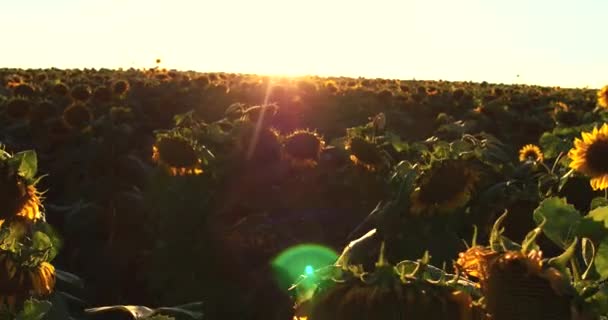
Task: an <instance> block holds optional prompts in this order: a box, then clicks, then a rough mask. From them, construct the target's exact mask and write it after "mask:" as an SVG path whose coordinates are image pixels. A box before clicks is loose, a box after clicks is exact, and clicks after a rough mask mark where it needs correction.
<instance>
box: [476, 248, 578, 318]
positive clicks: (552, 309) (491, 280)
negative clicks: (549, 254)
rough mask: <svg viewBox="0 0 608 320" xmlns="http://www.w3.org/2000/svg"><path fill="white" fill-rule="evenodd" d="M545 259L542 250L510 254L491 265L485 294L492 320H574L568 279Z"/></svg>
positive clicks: (501, 256)
mask: <svg viewBox="0 0 608 320" xmlns="http://www.w3.org/2000/svg"><path fill="white" fill-rule="evenodd" d="M541 257H542V254H541V253H540V252H539V251H531V252H530V253H528V254H527V255H526V254H524V253H522V252H519V251H507V252H504V253H502V254H501V255H500V257H499V258H497V259H496V260H495V261H493V263H491V264H490V265H489V266H487V270H488V274H487V279H486V281H484V282H482V291H483V292H484V294H485V297H486V305H487V309H488V312H489V313H490V314H491V315H492V319H496V320H507V319H564V320H566V319H571V314H570V312H571V307H570V303H571V298H570V296H569V295H568V294H567V292H564V290H563V289H562V288H563V286H562V283H563V280H564V279H563V278H562V275H561V274H560V273H559V271H557V270H556V269H554V268H551V267H544V266H543V263H542V260H541Z"/></svg>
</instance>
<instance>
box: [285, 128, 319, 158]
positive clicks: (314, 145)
mask: <svg viewBox="0 0 608 320" xmlns="http://www.w3.org/2000/svg"><path fill="white" fill-rule="evenodd" d="M324 146H325V141H323V138H322V137H320V136H319V135H318V134H317V133H316V132H311V131H308V130H296V131H294V132H292V133H291V134H289V135H288V136H287V137H285V140H284V143H283V154H284V156H285V157H286V158H287V159H288V160H289V161H290V162H291V164H292V165H293V166H295V167H314V166H316V165H317V163H318V161H319V158H320V156H321V152H322V151H323V147H324Z"/></svg>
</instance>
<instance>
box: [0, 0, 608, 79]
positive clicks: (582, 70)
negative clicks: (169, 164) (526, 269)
mask: <svg viewBox="0 0 608 320" xmlns="http://www.w3.org/2000/svg"><path fill="white" fill-rule="evenodd" d="M547 8H551V10H547ZM17 10H21V11H23V12H27V15H28V21H29V22H28V23H27V24H23V23H22V21H21V20H20V18H19V15H16V14H12V13H11V12H16V11H17ZM606 10H608V2H601V1H598V0H581V1H579V2H577V3H576V5H574V4H568V5H565V4H560V5H557V4H555V3H553V2H549V1H548V0H539V1H535V2H534V3H529V2H528V1H523V0H514V1H511V2H505V3H498V2H492V3H491V2H487V1H481V0H462V1H457V2H455V1H448V0H424V1H422V0H377V1H346V0H332V1H323V0H309V1H300V2H296V1H279V0H257V1H248V0H247V1H245V0H224V1H208V0H200V1H199V0H174V1H164V0H148V1H143V0H107V1H106V0H90V1H78V0H57V1H53V2H48V1H40V0H24V1H13V2H9V3H7V5H6V10H4V8H3V10H2V12H0V21H2V22H3V23H5V25H6V26H20V27H19V32H9V33H7V34H5V35H4V38H3V41H4V42H5V43H11V44H12V46H13V47H15V48H19V49H20V50H3V51H2V52H0V60H1V61H4V63H5V67H20V68H45V67H58V68H92V67H94V68H100V67H105V68H129V67H133V68H148V67H151V66H153V64H152V63H151V62H153V61H154V59H156V58H157V57H160V58H162V59H163V62H164V66H165V67H167V68H169V69H179V70H195V71H202V72H232V73H249V74H265V75H277V76H299V75H320V76H346V77H359V76H361V77H367V78H399V79H405V80H407V79H420V80H439V79H442V80H451V81H488V82H494V83H528V84H539V85H551V86H553V85H555V86H562V87H568V86H571V87H572V86H591V87H597V88H599V87H601V86H602V85H603V84H604V82H605V75H606V74H608V64H606V63H605V62H604V61H605V57H606V56H607V55H608V45H607V44H606V42H602V41H597V39H600V38H602V37H603V34H602V32H603V31H602V30H604V25H602V21H604V19H603V16H602V13H603V12H606ZM565 21H567V22H568V23H564V22H565ZM539 26H543V27H542V28H540V27H539ZM549 30H550V31H549ZM58 34H61V36H57V35H58ZM49 48H52V49H53V50H49ZM40 52H44V55H41V54H39V53H40Z"/></svg>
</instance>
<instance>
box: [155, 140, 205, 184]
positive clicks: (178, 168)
mask: <svg viewBox="0 0 608 320" xmlns="http://www.w3.org/2000/svg"><path fill="white" fill-rule="evenodd" d="M152 159H153V160H154V161H155V162H156V163H158V164H161V165H165V166H167V168H168V169H169V172H170V173H171V174H172V175H174V176H185V175H199V174H201V173H203V169H202V167H201V166H202V161H201V159H200V158H199V157H198V155H197V152H196V149H195V146H194V145H193V143H192V142H190V141H189V140H187V139H186V138H183V137H180V136H162V137H160V138H158V139H156V143H155V144H154V145H153V146H152Z"/></svg>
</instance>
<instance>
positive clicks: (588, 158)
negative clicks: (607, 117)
mask: <svg viewBox="0 0 608 320" xmlns="http://www.w3.org/2000/svg"><path fill="white" fill-rule="evenodd" d="M568 157H569V158H570V159H571V160H572V162H571V163H570V168H572V169H574V170H576V171H578V172H580V173H582V174H585V175H587V176H589V177H590V178H591V181H590V183H591V187H592V188H593V190H604V189H607V188H608V124H604V125H602V127H601V128H600V129H598V128H597V127H595V128H593V131H591V132H583V133H582V139H579V138H576V139H575V140H574V148H572V149H571V150H570V151H569V152H568Z"/></svg>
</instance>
